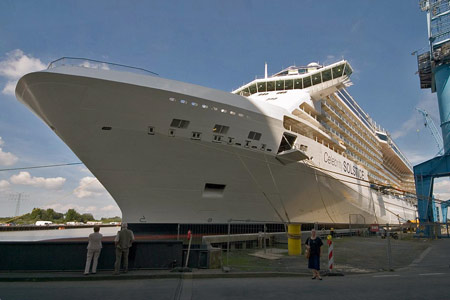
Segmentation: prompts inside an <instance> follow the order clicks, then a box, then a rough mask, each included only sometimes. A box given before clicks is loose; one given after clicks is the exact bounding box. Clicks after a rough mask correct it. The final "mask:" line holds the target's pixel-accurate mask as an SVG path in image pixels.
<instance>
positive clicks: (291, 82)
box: [284, 79, 294, 90]
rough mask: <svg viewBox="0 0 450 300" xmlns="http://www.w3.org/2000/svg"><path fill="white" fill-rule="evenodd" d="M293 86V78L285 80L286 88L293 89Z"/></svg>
mask: <svg viewBox="0 0 450 300" xmlns="http://www.w3.org/2000/svg"><path fill="white" fill-rule="evenodd" d="M293 87H294V80H293V79H290V80H285V81H284V88H285V89H286V90H292V88H293Z"/></svg>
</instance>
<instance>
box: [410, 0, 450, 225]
mask: <svg viewBox="0 0 450 300" xmlns="http://www.w3.org/2000/svg"><path fill="white" fill-rule="evenodd" d="M419 5H420V8H421V10H422V11H424V12H426V13H427V25H428V42H429V48H428V50H427V51H426V52H425V53H420V54H418V55H417V63H418V67H419V70H418V71H419V72H418V73H419V78H420V87H421V88H422V89H431V92H432V93H436V95H437V100H438V107H439V116H440V122H441V124H440V127H441V131H442V138H443V144H444V147H443V148H444V154H443V155H440V156H436V157H434V158H432V159H430V160H428V161H426V162H423V163H421V164H419V165H417V166H414V179H415V183H416V194H417V200H418V212H419V220H420V222H435V221H436V220H435V217H434V216H433V183H434V179H435V178H439V177H446V176H449V175H450V80H449V79H450V0H421V1H420V2H419ZM426 231H427V230H425V232H424V233H425V234H432V233H431V232H429V230H428V232H426Z"/></svg>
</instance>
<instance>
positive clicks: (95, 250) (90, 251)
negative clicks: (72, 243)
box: [84, 225, 103, 275]
mask: <svg viewBox="0 0 450 300" xmlns="http://www.w3.org/2000/svg"><path fill="white" fill-rule="evenodd" d="M99 231H100V226H98V225H95V226H94V233H91V234H90V235H89V244H88V246H87V259H86V267H85V268H84V275H89V268H90V266H91V260H92V258H94V262H93V263H92V274H95V273H97V263H98V257H99V256H100V252H101V251H102V237H103V235H102V234H100V233H99Z"/></svg>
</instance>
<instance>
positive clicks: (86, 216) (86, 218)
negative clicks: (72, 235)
mask: <svg viewBox="0 0 450 300" xmlns="http://www.w3.org/2000/svg"><path fill="white" fill-rule="evenodd" d="M87 221H95V219H94V216H93V215H92V214H82V215H81V222H84V223H86V222H87Z"/></svg>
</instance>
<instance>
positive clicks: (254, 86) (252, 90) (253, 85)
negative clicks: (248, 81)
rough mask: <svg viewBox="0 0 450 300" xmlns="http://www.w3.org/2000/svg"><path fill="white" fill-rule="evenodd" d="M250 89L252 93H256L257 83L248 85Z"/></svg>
mask: <svg viewBox="0 0 450 300" xmlns="http://www.w3.org/2000/svg"><path fill="white" fill-rule="evenodd" d="M248 88H249V90H250V94H254V93H256V84H252V85H251V86H249V87H248Z"/></svg>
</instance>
